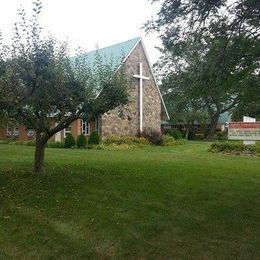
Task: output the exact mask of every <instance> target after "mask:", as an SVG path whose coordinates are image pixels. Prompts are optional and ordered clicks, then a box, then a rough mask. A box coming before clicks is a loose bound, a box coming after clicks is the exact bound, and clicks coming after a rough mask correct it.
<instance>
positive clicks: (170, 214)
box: [0, 143, 260, 259]
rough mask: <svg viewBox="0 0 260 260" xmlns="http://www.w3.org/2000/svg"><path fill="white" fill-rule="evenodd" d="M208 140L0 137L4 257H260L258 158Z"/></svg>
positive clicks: (1, 255)
mask: <svg viewBox="0 0 260 260" xmlns="http://www.w3.org/2000/svg"><path fill="white" fill-rule="evenodd" d="M208 147H209V144H207V143H189V144H186V145H182V146H176V147H166V148H160V147H154V148H147V149H146V148H145V149H136V150H131V151H99V150H60V149H50V148H49V149H47V150H46V174H45V175H44V176H41V177H34V176H32V175H31V168H32V159H33V151H34V148H33V147H27V146H15V145H0V259H259V258H260V158H256V157H254V158H253V157H239V156H229V155H216V154H211V153H208V152H207V149H208Z"/></svg>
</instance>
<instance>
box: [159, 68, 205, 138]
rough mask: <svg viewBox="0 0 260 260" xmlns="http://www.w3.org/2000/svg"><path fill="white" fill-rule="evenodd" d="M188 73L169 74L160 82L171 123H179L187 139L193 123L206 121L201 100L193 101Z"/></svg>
mask: <svg viewBox="0 0 260 260" xmlns="http://www.w3.org/2000/svg"><path fill="white" fill-rule="evenodd" d="M189 75H190V74H189V73H186V72H179V73H170V74H168V75H167V76H165V77H164V78H163V80H162V84H161V91H162V94H163V96H164V101H165V104H166V106H167V108H168V111H169V114H170V117H171V121H172V122H174V123H175V124H178V123H181V124H184V125H185V126H186V127H185V138H186V139H188V135H189V131H190V130H191V129H192V128H193V126H194V124H195V122H197V123H200V124H204V123H206V122H207V120H208V116H207V113H206V112H205V110H204V108H203V105H202V103H201V100H199V99H197V100H196V99H194V96H193V94H192V92H191V84H192V82H189V81H190V79H189Z"/></svg>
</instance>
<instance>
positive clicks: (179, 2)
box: [146, 0, 260, 137]
mask: <svg viewBox="0 0 260 260" xmlns="http://www.w3.org/2000/svg"><path fill="white" fill-rule="evenodd" d="M152 2H161V3H162V7H161V9H160V11H159V15H158V18H157V19H156V20H153V21H150V22H148V23H147V24H146V29H147V30H157V31H159V33H160V37H161V39H162V43H163V48H162V49H161V51H162V53H163V57H162V59H161V61H160V62H159V64H158V65H159V68H160V69H163V75H162V76H165V75H170V74H178V75H179V74H183V73H184V74H186V75H187V74H188V77H187V78H189V80H187V81H186V83H188V84H189V86H188V87H186V88H185V89H186V90H187V92H185V93H184V94H185V96H187V97H188V100H189V101H191V102H194V101H195V102H200V103H201V105H202V106H203V107H204V109H206V110H207V112H208V115H209V117H210V122H211V128H210V131H209V137H212V136H213V134H214V131H215V128H216V125H217V122H218V119H219V116H220V114H221V113H223V112H226V111H231V110H232V109H234V108H235V107H236V106H237V105H238V103H239V102H240V101H241V100H243V103H249V102H252V101H253V100H252V99H257V97H256V96H252V95H251V97H250V98H249V96H250V95H249V93H250V92H249V90H250V89H252V86H254V87H255V88H258V89H259V88H260V83H259V61H260V59H259V58H260V38H259V36H260V26H259V25H260V5H259V1H257V0H250V1H249V0H248V1H247V0H245V1H244V0H238V1H235V2H234V1H221V0H214V1H208V0H198V1H193V0H192V1H185V0H164V1H158V0H154V1H152ZM181 77H182V75H181ZM172 83H173V84H175V83H174V82H172ZM170 87H172V86H170ZM189 107H190V106H189Z"/></svg>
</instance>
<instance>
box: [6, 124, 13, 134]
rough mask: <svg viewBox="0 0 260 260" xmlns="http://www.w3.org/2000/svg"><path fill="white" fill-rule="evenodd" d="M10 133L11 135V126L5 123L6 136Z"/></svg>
mask: <svg viewBox="0 0 260 260" xmlns="http://www.w3.org/2000/svg"><path fill="white" fill-rule="evenodd" d="M11 135H12V128H11V127H10V126H9V125H7V126H6V136H11Z"/></svg>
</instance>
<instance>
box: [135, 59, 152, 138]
mask: <svg viewBox="0 0 260 260" xmlns="http://www.w3.org/2000/svg"><path fill="white" fill-rule="evenodd" d="M139 74H140V75H134V78H137V79H139V93H140V97H139V104H140V105H139V109H140V133H142V132H143V80H144V79H146V80H149V78H148V77H145V76H144V75H143V63H141V62H140V64H139Z"/></svg>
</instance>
